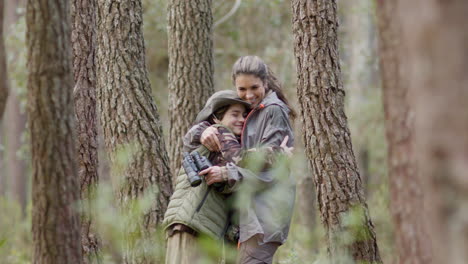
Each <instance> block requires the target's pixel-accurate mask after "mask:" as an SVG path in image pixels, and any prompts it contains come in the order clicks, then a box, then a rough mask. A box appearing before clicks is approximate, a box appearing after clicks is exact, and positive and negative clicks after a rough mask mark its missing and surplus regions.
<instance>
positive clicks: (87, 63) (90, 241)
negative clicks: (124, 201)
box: [71, 0, 99, 263]
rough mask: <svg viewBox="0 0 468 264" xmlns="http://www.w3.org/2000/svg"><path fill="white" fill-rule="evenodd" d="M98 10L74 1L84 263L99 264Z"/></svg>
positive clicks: (89, 0)
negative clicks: (95, 222) (95, 215)
mask: <svg viewBox="0 0 468 264" xmlns="http://www.w3.org/2000/svg"><path fill="white" fill-rule="evenodd" d="M95 8H96V3H95V1H94V0H75V1H72V12H71V14H72V37H71V41H72V46H73V55H74V56H73V71H74V80H75V87H74V99H75V115H76V119H77V125H76V129H77V139H78V140H77V150H78V155H77V157H78V177H79V179H80V185H81V187H80V194H81V202H82V204H83V213H82V215H81V247H82V252H83V262H84V263H98V262H99V261H98V260H99V259H98V258H99V240H98V237H97V235H96V230H95V229H94V226H93V218H92V216H91V207H92V205H91V202H92V200H93V198H94V196H95V195H94V191H95V190H96V187H97V184H98V181H99V177H98V166H99V165H98V150H97V146H98V144H97V128H96V85H95V80H96V76H95V70H96V69H95V65H94V51H95V34H94V32H95V27H96V23H95V11H96V10H95Z"/></svg>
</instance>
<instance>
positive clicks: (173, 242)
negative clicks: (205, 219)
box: [166, 231, 200, 264]
mask: <svg viewBox="0 0 468 264" xmlns="http://www.w3.org/2000/svg"><path fill="white" fill-rule="evenodd" d="M199 252H200V251H199V248H198V244H197V238H196V237H195V236H194V235H192V234H189V233H187V232H183V231H175V232H174V233H173V234H172V235H171V236H169V237H168V238H167V249H166V264H193V263H197V262H198V259H199V257H200V256H199Z"/></svg>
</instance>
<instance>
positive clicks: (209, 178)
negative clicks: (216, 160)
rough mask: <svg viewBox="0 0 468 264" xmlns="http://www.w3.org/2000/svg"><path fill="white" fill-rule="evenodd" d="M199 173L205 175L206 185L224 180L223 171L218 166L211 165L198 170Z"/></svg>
mask: <svg viewBox="0 0 468 264" xmlns="http://www.w3.org/2000/svg"><path fill="white" fill-rule="evenodd" d="M199 174H200V175H205V181H206V184H208V186H209V185H211V184H213V183H216V182H223V181H225V180H224V178H223V171H222V169H221V167H219V166H211V167H209V168H208V169H205V170H202V171H200V173H199Z"/></svg>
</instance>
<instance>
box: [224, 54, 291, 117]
mask: <svg viewBox="0 0 468 264" xmlns="http://www.w3.org/2000/svg"><path fill="white" fill-rule="evenodd" d="M241 74H250V75H254V76H255V77H257V78H259V79H260V80H262V82H263V83H264V84H266V87H267V89H268V90H272V91H274V92H276V95H277V96H278V98H279V99H280V100H281V101H283V102H284V103H285V104H286V106H287V107H288V108H289V117H290V118H291V119H292V120H294V119H296V117H297V114H296V111H294V109H293V108H292V107H291V106H290V105H289V102H288V99H286V97H285V96H284V93H283V88H282V87H281V84H280V82H279V81H278V79H277V78H276V77H275V74H274V73H273V71H272V70H271V69H270V68H269V67H268V66H267V65H266V63H265V62H263V60H262V59H260V57H258V56H242V57H240V58H239V59H238V60H237V61H236V62H235V63H234V65H233V66H232V82H233V83H234V84H235V82H236V77H237V76H238V75H241Z"/></svg>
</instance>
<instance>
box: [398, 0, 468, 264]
mask: <svg viewBox="0 0 468 264" xmlns="http://www.w3.org/2000/svg"><path fill="white" fill-rule="evenodd" d="M398 3H399V9H398V11H399V14H400V15H401V17H400V21H401V22H402V23H403V24H402V38H403V40H402V42H403V43H402V46H404V47H406V48H407V52H406V53H405V59H406V61H405V64H406V65H408V70H406V71H405V73H406V74H408V77H407V80H409V83H408V87H411V88H410V95H409V98H410V100H411V101H410V102H411V104H412V105H414V109H415V110H414V111H415V142H416V144H415V150H414V153H415V155H416V160H417V164H418V172H419V173H420V174H421V175H423V176H424V177H422V180H423V186H424V193H425V194H428V196H427V203H428V204H429V205H430V208H429V209H430V211H429V217H427V218H426V219H424V220H426V221H428V223H429V230H430V234H431V235H432V236H433V239H432V243H433V250H434V253H433V256H434V263H454V264H459V263H460V264H461V263H466V260H467V259H468V196H467V194H468V173H467V171H468V162H467V161H468V158H467V157H468V133H467V131H468V104H467V103H466V102H467V101H468V89H467V83H468V74H467V70H466V69H467V68H468V50H467V49H466V47H467V46H468V31H467V30H466V13H467V12H468V2H467V1H463V0H455V1H449V2H440V1H434V0H431V1H420V0H418V1H412V2H411V3H409V2H404V3H403V2H402V1H398Z"/></svg>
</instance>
